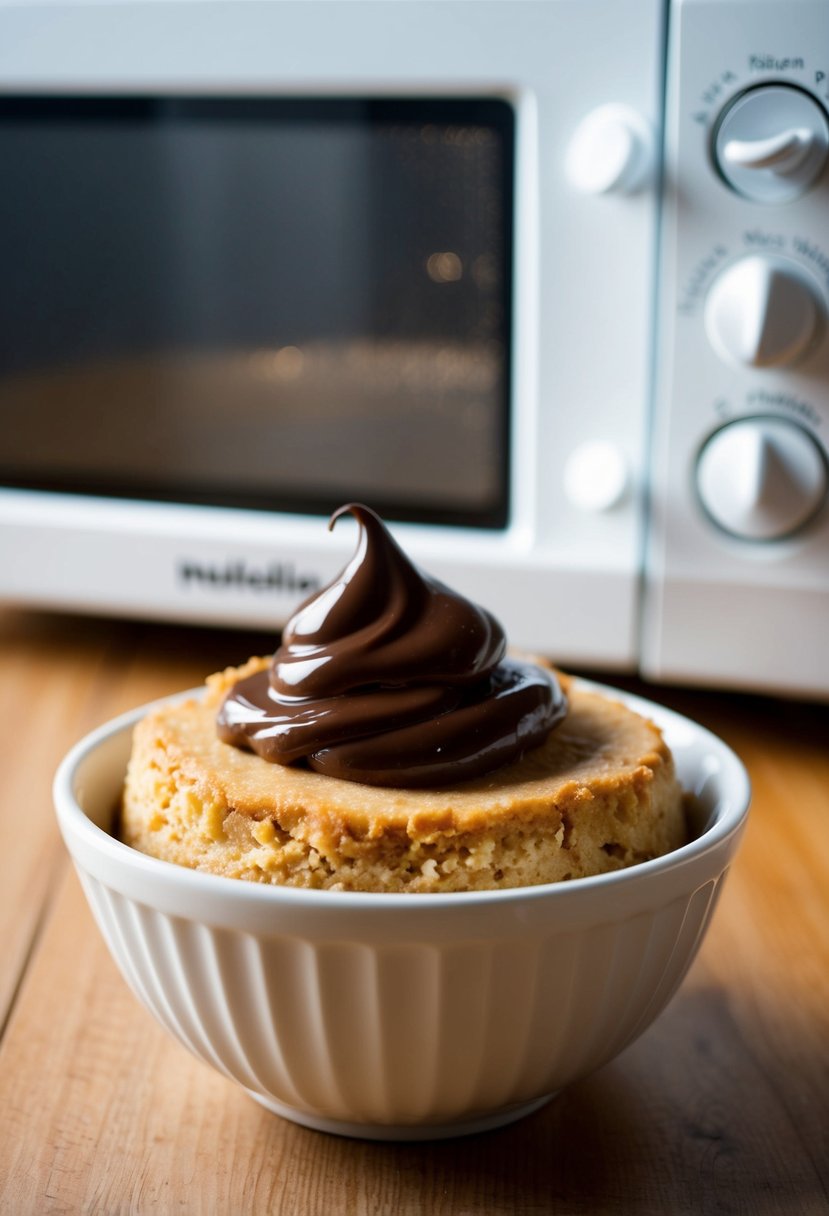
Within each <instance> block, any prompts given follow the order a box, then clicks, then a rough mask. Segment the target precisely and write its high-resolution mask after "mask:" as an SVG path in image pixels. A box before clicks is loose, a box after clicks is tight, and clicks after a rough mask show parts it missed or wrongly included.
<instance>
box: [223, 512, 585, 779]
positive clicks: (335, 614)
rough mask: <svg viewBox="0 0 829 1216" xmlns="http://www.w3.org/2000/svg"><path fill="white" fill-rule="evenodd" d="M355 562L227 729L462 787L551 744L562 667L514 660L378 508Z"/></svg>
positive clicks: (302, 619) (296, 620)
mask: <svg viewBox="0 0 829 1216" xmlns="http://www.w3.org/2000/svg"><path fill="white" fill-rule="evenodd" d="M349 511H350V512H351V514H352V515H354V516H355V517H356V519H357V520H358V522H359V524H360V537H359V543H358V547H357V552H356V553H355V555H354V557H353V558H352V560H351V561H350V562H349V564H348V565H347V566H346V568H345V569H344V570H343V571H342V573H341V574H339V575H338V576H337V578H335V579H334V581H333V582H332V583H330V584H329V585H328V586H327V587H325V588H324V589H323V590H322V591H320V592H318V593H317V594H315V595H314V596H312V597H311V598H310V599H308V600H306V601H305V603H304V604H302V605H301V606H300V607H299V609H298V610H297V612H296V613H295V615H294V616H293V618H292V619H291V620H290V621H289V622H288V625H287V626H286V628H285V631H284V633H283V641H282V645H281V646H280V648H279V649H278V650H277V652H276V654H275V655H274V656H273V659H272V661H271V664H270V667H269V669H267V670H265V671H261V672H258V673H257V674H255V675H252V676H248V677H246V678H245V679H242V680H240V681H239V682H238V683H237V684H236V685H234V687H233V688H232V689H231V690H230V692H229V693H228V694H227V695H226V697H225V699H224V701H223V703H222V705H221V707H220V709H219V713H218V717H217V728H218V733H219V738H220V739H222V740H223V741H224V742H225V743H231V744H233V745H234V746H236V747H241V748H250V749H251V750H252V751H254V752H256V753H258V755H260V756H262V757H263V759H265V760H269V761H272V762H275V763H278V764H294V763H297V762H299V761H305V762H306V763H307V764H308V765H309V766H310V767H311V768H312V769H314V770H315V771H316V772H319V773H325V774H326V775H328V776H330V777H341V778H344V779H345V780H347V781H359V782H362V783H363V784H365V785H388V786H407V787H424V786H437V785H454V784H455V783H456V782H458V781H465V780H467V779H469V778H471V777H478V776H481V775H482V774H484V773H487V772H490V771H491V770H492V769H495V768H499V767H500V766H501V765H503V764H506V763H508V762H509V761H511V760H515V759H517V758H518V757H519V756H521V755H522V753H523V752H524V751H526V750H528V749H529V748H532V747H537V746H538V745H539V744H540V743H542V742H543V741H544V739H545V738H546V737H547V735H548V733H549V732H550V730H551V729H552V728H553V727H554V726H555V725H556V724H557V723H558V722H559V721H560V720H561V718H563V716H564V714H565V712H566V701H565V698H564V695H563V693H562V691H561V689H560V687H559V684H558V681H557V680H556V678H555V676H554V675H553V673H552V672H550V671H548V670H545V669H543V668H540V667H536V666H535V665H533V664H530V663H522V662H517V661H516V660H514V659H510V658H505V657H504V652H505V650H506V641H505V638H504V632H503V630H502V628H501V626H500V625H499V624H498V622H497V621H496V620H495V618H494V617H492V616H491V615H490V614H489V613H488V612H486V611H485V610H484V609H483V608H478V607H477V606H476V605H475V604H472V603H470V602H469V601H468V600H466V599H464V598H463V597H462V596H460V595H457V594H456V593H455V592H454V591H451V590H450V589H449V588H448V587H446V586H444V584H443V583H440V582H438V580H437V579H433V578H430V577H429V576H428V575H426V574H423V573H421V571H419V570H418V569H417V568H416V567H415V566H414V565H412V563H411V562H410V561H409V559H408V558H407V557H406V555H405V554H404V553H403V551H402V550H401V549H400V548H399V546H398V545H397V544H396V543H395V541H394V540H393V538H392V536H391V535H390V534H389V532H388V531H387V530H386V528H385V527H384V525H383V523H382V521H381V520H380V519H379V517H378V516H377V515H375V513H374V512H373V511H371V510H370V509H369V508H368V507H365V506H362V505H360V504H358V503H351V504H349V505H348V506H344V507H340V508H339V510H337V511H335V512H334V514H333V515H332V517H331V521H330V524H329V527H330V528H333V526H334V524H335V522H336V521H337V520H338V519H339V518H340V516H341V515H344V514H346V513H347V512H349Z"/></svg>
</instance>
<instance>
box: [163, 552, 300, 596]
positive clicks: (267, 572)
mask: <svg viewBox="0 0 829 1216" xmlns="http://www.w3.org/2000/svg"><path fill="white" fill-rule="evenodd" d="M176 574H177V576H178V582H179V583H181V584H182V585H183V586H184V587H198V588H209V589H213V590H217V591H221V590H225V589H229V588H234V589H236V590H241V591H255V592H260V591H264V592H276V593H279V594H285V595H294V596H295V595H297V594H299V595H309V594H310V593H311V592H312V591H318V590H319V589H320V587H321V586H322V580H321V579H320V577H319V575H316V574H310V573H308V572H307V571H300V570H297V568H296V566H294V564H293V562H271V563H270V564H269V565H267V566H249V565H248V564H247V562H243V561H228V562H226V563H225V564H224V565H221V564H219V565H214V564H213V563H211V562H201V561H193V560H191V559H190V558H182V559H181V560H180V561H179V562H178V563H177V565H176Z"/></svg>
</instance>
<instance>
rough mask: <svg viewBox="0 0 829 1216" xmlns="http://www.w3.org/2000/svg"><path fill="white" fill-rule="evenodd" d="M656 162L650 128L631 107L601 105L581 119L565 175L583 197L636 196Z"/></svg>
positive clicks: (565, 164) (566, 160) (571, 144)
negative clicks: (588, 195) (586, 195)
mask: <svg viewBox="0 0 829 1216" xmlns="http://www.w3.org/2000/svg"><path fill="white" fill-rule="evenodd" d="M653 162H654V151H653V133H652V131H651V129H650V126H649V125H648V123H647V122H646V121H645V119H644V118H643V117H642V115H641V114H639V113H637V111H636V110H633V109H631V107H630V106H624V105H619V104H618V103H615V102H614V103H611V104H609V105H603V106H598V107H597V109H595V110H591V111H590V113H589V114H587V115H585V117H584V118H583V119H582V120H581V122H580V123H579V125H578V126H577V127H576V129H575V131H574V132H573V135H572V137H571V139H570V143H569V145H568V147H567V154H566V156H565V160H564V172H565V174H566V177H567V180H568V181H569V183H570V185H571V186H573V187H574V189H576V190H578V191H580V192H581V193H582V194H634V193H635V192H636V191H637V190H640V189H641V188H642V187H643V186H644V185H645V183H646V181H647V180H648V178H649V176H650V174H651V170H652V167H653Z"/></svg>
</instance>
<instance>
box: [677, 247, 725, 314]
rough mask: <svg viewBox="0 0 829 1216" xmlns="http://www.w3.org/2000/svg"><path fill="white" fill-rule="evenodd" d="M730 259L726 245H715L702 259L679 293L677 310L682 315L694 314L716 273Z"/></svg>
mask: <svg viewBox="0 0 829 1216" xmlns="http://www.w3.org/2000/svg"><path fill="white" fill-rule="evenodd" d="M727 257H728V249H727V248H726V246H725V245H715V246H714V248H713V249H712V250H711V252H710V253H707V254H706V255H705V257H703V258H700V260H699V261H698V262H697V264H696V266H694V268H693V270H692V271H691V273H690V274H689V275H688V277H687V279H686V280H685V282H684V284H683V286H682V287H681V289H680V292H679V302H678V304H677V309H678V310H679V312H680V313H685V314H688V313H692V312H693V311H694V309H695V308H696V305H697V304H698V303H699V301H700V300H701V299H702V297H703V296H704V295H705V293H706V291H707V290H708V285H709V284H710V282H711V280H712V278H713V277H714V275H715V273H716V272H717V270H718V269H719V267H720V266H721V265H722V264H723V262H724V261H725V259H726V258H727Z"/></svg>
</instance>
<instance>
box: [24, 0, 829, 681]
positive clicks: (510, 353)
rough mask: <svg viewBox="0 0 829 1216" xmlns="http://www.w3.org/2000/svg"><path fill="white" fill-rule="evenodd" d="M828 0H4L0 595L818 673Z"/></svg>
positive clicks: (703, 676)
mask: <svg viewBox="0 0 829 1216" xmlns="http://www.w3.org/2000/svg"><path fill="white" fill-rule="evenodd" d="M828 86H829V4H827V3H826V0H778V2H775V0H764V2H763V3H756V2H753V0H742V2H739V0H729V2H718V0H684V2H674V3H667V2H663V0H529V2H525V0H371V2H363V0H262V2H258V0H257V2H253V3H248V2H247V0H238V2H235V3H215V2H214V3H201V2H199V0H193V2H190V3H186V2H182V3H167V2H166V0H158V2H146V3H111V4H95V5H87V4H79V3H61V4H40V3H38V4H36V5H27V4H19V5H16V4H6V5H3V6H2V7H0V164H2V181H3V188H2V192H0V243H2V248H3V257H2V266H3V281H2V287H1V288H0V597H2V598H3V599H5V600H6V601H16V602H18V603H23V604H33V605H34V604H39V605H47V606H53V607H57V608H68V609H74V610H81V611H90V612H98V613H108V614H129V615H135V616H144V617H163V618H169V619H179V620H183V621H193V622H199V621H200V622H216V623H226V624H231V625H240V626H247V625H250V626H257V627H259V626H273V627H274V628H275V629H276V628H277V627H278V626H279V625H281V624H282V623H283V622H284V620H285V619H286V618H287V616H288V615H289V614H290V613H291V611H292V610H293V609H294V607H295V606H296V605H297V603H298V602H299V601H300V600H301V599H303V598H305V596H307V595H308V594H309V593H310V592H312V591H313V590H314V589H315V588H316V587H317V586H319V585H321V584H322V583H323V582H325V581H327V580H328V579H329V578H330V577H331V576H332V575H333V574H334V573H335V571H336V570H337V569H338V568H339V566H340V565H341V564H342V562H343V560H344V559H345V557H346V555H347V554H348V553H349V552H350V548H351V544H352V538H351V537H350V536H349V535H348V529H347V528H346V527H341V528H338V529H337V531H336V533H334V534H329V533H328V532H327V530H326V527H325V520H326V517H327V516H328V514H329V512H330V511H331V510H332V509H333V508H335V507H337V506H338V505H340V504H341V503H343V502H346V501H350V500H355V499H356V500H361V501H365V502H368V503H369V504H370V505H372V506H373V507H375V509H377V510H378V511H379V512H380V513H381V514H382V515H383V516H384V517H385V518H386V519H387V520H388V521H389V522H390V523H391V524H392V526H393V527H394V528H395V530H396V531H397V532H398V535H399V536H400V537H401V538H402V540H403V542H404V544H405V546H406V547H407V549H408V550H409V551H410V552H411V553H412V555H413V556H414V557H415V559H416V560H417V561H418V562H419V563H420V564H421V565H423V566H424V567H425V568H427V569H428V570H429V571H430V572H432V573H433V574H435V575H436V576H438V577H441V578H443V579H444V580H445V581H447V582H449V583H451V584H453V585H455V586H457V587H458V588H459V589H460V590H463V591H464V592H465V593H467V594H468V595H470V596H472V597H473V598H475V599H476V600H478V601H480V602H482V603H484V604H485V605H486V606H487V607H489V608H490V610H492V611H493V612H495V613H496V615H498V616H499V617H500V618H501V619H502V620H503V622H504V624H505V626H506V628H507V631H508V634H509V637H510V639H511V641H512V642H513V643H514V644H516V645H518V646H521V647H524V648H530V649H534V650H540V651H542V652H545V653H547V654H550V655H552V656H553V657H554V658H555V659H556V660H557V661H559V662H561V663H562V664H568V665H571V666H582V667H583V666H590V667H601V668H605V669H607V668H613V669H617V670H638V671H640V672H641V673H643V674H644V675H645V676H647V677H649V678H651V679H657V680H676V681H684V682H695V683H705V684H710V685H719V686H725V687H734V688H756V689H769V690H776V691H781V692H786V693H797V694H802V695H809V696H818V697H821V696H826V695H827V691H828V690H829V642H827V629H828V628H829V507H828V506H827V482H828V480H829V478H828V477H827V432H829V337H827V333H826V330H827V327H826V316H827V310H828V309H829V218H828V217H829V176H828V175H827V168H826V165H827V150H828V149H829V119H828V118H827V104H828V102H827V99H828V98H829V88H828Z"/></svg>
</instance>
